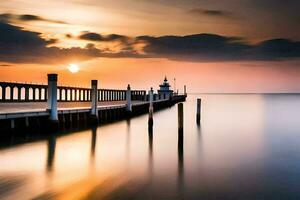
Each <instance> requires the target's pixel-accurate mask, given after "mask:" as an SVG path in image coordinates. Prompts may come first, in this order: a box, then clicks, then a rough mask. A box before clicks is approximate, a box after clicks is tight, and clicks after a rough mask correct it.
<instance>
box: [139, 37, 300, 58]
mask: <svg viewBox="0 0 300 200" xmlns="http://www.w3.org/2000/svg"><path fill="white" fill-rule="evenodd" d="M137 40H140V41H144V42H145V43H146V44H147V45H146V46H145V47H144V52H145V54H146V55H148V56H150V57H161V58H168V59H171V60H179V61H193V62H216V61H241V60H248V61H251V60H268V61H271V60H286V59H291V58H299V57H300V42H294V41H291V40H287V39H273V40H268V41H263V42H261V43H259V44H255V45H251V44H248V43H247V42H245V41H244V40H242V39H241V38H238V37H225V36H220V35H214V34H197V35H188V36H164V37H150V36H141V37H138V38H137Z"/></svg>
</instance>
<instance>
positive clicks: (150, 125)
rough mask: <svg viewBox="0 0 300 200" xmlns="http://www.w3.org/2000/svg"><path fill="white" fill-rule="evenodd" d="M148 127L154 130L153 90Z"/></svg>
mask: <svg viewBox="0 0 300 200" xmlns="http://www.w3.org/2000/svg"><path fill="white" fill-rule="evenodd" d="M148 126H149V128H152V126H153V88H152V87H151V89H150V90H149V119H148Z"/></svg>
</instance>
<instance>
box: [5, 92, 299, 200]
mask: <svg viewBox="0 0 300 200" xmlns="http://www.w3.org/2000/svg"><path fill="white" fill-rule="evenodd" d="M200 97H201V98H202V121H201V124H199V125H197V124H196V122H195V116H196V96H190V97H189V99H188V101H187V102H185V103H184V111H185V113H184V119H185V122H184V132H183V134H180V133H178V129H177V106H174V107H172V108H168V109H165V110H162V111H159V112H156V113H155V114H154V118H155V123H154V126H153V128H150V129H149V127H148V116H147V115H143V116H139V117H136V118H132V119H128V120H124V121H120V122H117V123H114V124H109V125H103V126H100V127H92V128H90V129H88V130H84V131H76V132H74V133H72V134H68V135H61V134H60V133H58V134H53V135H49V136H48V137H45V136H44V139H42V140H38V141H36V140H32V141H33V142H25V143H24V142H23V143H22V142H20V141H28V140H27V139H26V138H25V139H24V138H19V136H18V137H17V136H15V138H13V137H12V138H13V139H9V140H5V141H2V143H4V142H5V143H9V144H11V145H10V146H8V147H6V148H4V147H3V148H2V149H0V162H1V163H0V199H34V198H36V199H272V200H273V199H299V198H300V192H299V183H300V170H299V169H300V140H299V136H300V95H200ZM42 134H43V133H41V135H42ZM24 137H27V138H28V137H33V136H31V135H30V134H29V133H24ZM42 138H43V137H42ZM16 141H17V143H18V144H17V145H14V142H16ZM20 143H21V144H20ZM1 146H5V145H3V144H2V145H1Z"/></svg>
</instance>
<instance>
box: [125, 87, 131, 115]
mask: <svg viewBox="0 0 300 200" xmlns="http://www.w3.org/2000/svg"><path fill="white" fill-rule="evenodd" d="M126 112H127V115H129V116H130V115H131V113H132V101H131V88H130V85H129V84H128V86H127V90H126Z"/></svg>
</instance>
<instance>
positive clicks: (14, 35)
mask: <svg viewBox="0 0 300 200" xmlns="http://www.w3.org/2000/svg"><path fill="white" fill-rule="evenodd" d="M55 42H56V40H45V39H43V38H42V37H41V34H40V33H37V32H32V31H27V30H23V29H22V28H20V27H18V26H14V25H11V24H7V23H3V22H0V61H3V62H11V63H47V64H53V63H61V62H68V61H69V60H72V59H76V60H84V59H91V58H94V57H98V56H99V55H100V50H99V49H96V48H94V47H86V48H77V47H76V48H75V47H73V48H68V49H61V48H58V47H48V46H49V45H50V44H54V43H55Z"/></svg>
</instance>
